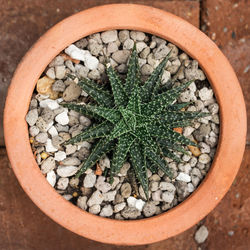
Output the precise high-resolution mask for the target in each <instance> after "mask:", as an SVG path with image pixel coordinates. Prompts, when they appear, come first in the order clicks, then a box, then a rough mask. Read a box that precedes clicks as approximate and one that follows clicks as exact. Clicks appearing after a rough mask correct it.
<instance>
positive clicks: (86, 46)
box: [26, 30, 219, 220]
mask: <svg viewBox="0 0 250 250" xmlns="http://www.w3.org/2000/svg"><path fill="white" fill-rule="evenodd" d="M135 41H136V45H137V51H138V53H139V64H140V67H141V74H142V76H143V79H144V80H145V79H147V77H148V76H149V75H150V74H151V73H152V72H153V70H154V68H155V67H156V66H157V65H158V64H159V62H160V61H161V60H162V59H163V58H164V57H166V55H167V54H168V53H169V51H170V50H172V52H171V57H170V60H169V62H168V63H167V66H166V69H165V71H164V74H163V77H162V85H165V84H168V81H169V80H171V81H173V82H175V84H180V83H184V82H187V81H188V80H191V79H195V82H193V83H192V84H191V85H190V86H189V87H188V89H187V90H185V91H184V92H183V93H182V94H181V96H180V98H179V100H177V101H180V102H192V104H190V105H189V106H188V108H187V109H186V110H187V111H202V112H209V113H210V114H211V115H210V116H207V117H205V118H200V119H198V120H197V121H195V122H193V124H192V126H188V127H185V128H183V130H182V131H180V132H181V133H183V135H184V136H186V137H188V138H189V139H191V140H195V141H196V142H197V143H198V145H199V147H193V146H188V147H186V150H187V151H188V152H189V154H188V155H184V154H182V153H177V154H178V155H179V156H180V158H181V159H182V160H183V162H182V163H176V162H174V161H173V160H171V159H168V158H166V161H167V162H168V164H169V167H170V168H171V169H172V172H173V179H169V177H167V176H165V175H164V173H163V172H162V171H160V170H159V171H158V173H151V172H150V171H149V170H148V177H149V190H150V191H149V200H148V201H146V199H145V198H146V197H145V194H144V192H143V189H142V187H141V185H140V184H139V183H138V181H137V180H136V178H135V175H134V173H133V171H131V170H132V168H130V163H129V162H126V163H125V164H124V165H123V167H122V169H121V171H120V173H119V174H118V176H116V177H115V178H114V182H113V184H112V185H111V184H109V182H108V177H105V174H106V171H105V169H107V168H110V159H109V155H106V156H105V157H103V158H102V159H101V160H100V161H99V162H98V163H97V166H94V167H93V169H88V170H87V171H86V173H85V174H84V175H82V176H81V177H80V178H79V179H78V178H75V177H74V175H75V174H76V172H77V171H78V169H79V165H80V164H81V163H82V161H84V160H85V159H86V158H87V157H88V155H89V153H90V151H91V143H93V142H87V141H85V142H81V143H78V144H75V145H66V146H63V145H62V143H63V142H64V141H66V140H68V139H70V138H71V137H73V136H75V135H77V134H79V133H80V132H81V131H82V130H84V129H85V128H87V127H88V126H90V125H91V120H90V119H89V118H88V117H85V116H82V115H79V113H77V112H75V111H73V110H68V109H66V108H63V107H61V106H60V103H61V102H62V101H64V102H72V101H77V102H84V103H88V102H89V101H90V97H89V96H88V94H87V93H85V92H84V91H82V90H81V88H80V87H79V86H78V85H77V83H78V81H79V79H81V78H86V77H88V78H90V79H93V80H95V81H97V82H99V83H100V84H101V85H102V84H108V81H107V76H106V74H105V66H104V64H105V62H106V58H108V59H109V62H110V63H111V65H112V66H113V67H115V68H116V70H117V71H118V72H119V73H120V76H121V78H124V76H125V74H126V72H127V61H128V58H129V56H130V53H131V49H132V48H133V45H134V42H135ZM69 74H70V75H73V76H76V78H75V79H74V80H72V77H69ZM218 113H219V105H218V104H217V102H216V99H215V97H214V93H213V90H212V88H211V86H210V84H209V82H208V81H207V79H206V76H205V74H204V73H203V71H202V70H201V69H200V68H199V67H198V62H197V61H196V60H192V59H191V58H189V56H188V55H187V54H185V53H183V52H182V51H181V50H180V49H178V48H177V47H176V46H175V45H173V44H171V43H168V42H166V41H165V40H162V39H160V38H158V37H155V36H151V35H149V34H145V33H143V32H137V31H128V30H122V31H116V30H113V31H106V32H102V33H96V34H93V35H90V36H88V37H86V38H83V39H81V40H79V41H77V42H76V43H75V44H73V45H70V46H69V47H67V48H66V49H65V51H64V52H62V53H61V54H60V55H58V56H57V57H56V58H55V59H54V60H53V61H52V62H51V63H50V64H49V65H48V67H47V69H46V70H45V72H44V73H43V75H42V76H41V78H40V79H39V80H38V82H37V86H36V90H35V91H34V94H33V98H32V100H31V103H30V109H29V112H28V114H27V116H26V121H27V123H28V124H29V134H30V142H31V146H32V150H33V152H34V153H35V155H36V160H37V163H38V165H39V167H40V169H41V172H42V173H43V174H44V176H45V177H46V179H47V181H48V182H49V183H50V184H51V185H52V186H53V187H54V188H55V189H56V191H57V192H58V193H60V194H61V195H62V196H63V197H64V198H65V199H67V200H69V201H70V202H72V203H74V204H76V205H77V206H78V207H80V208H82V209H84V210H86V211H89V212H90V213H92V214H96V215H100V216H103V217H110V218H115V219H120V220H122V219H140V218H144V217H151V216H154V215H156V214H160V213H162V212H164V211H167V210H168V209H170V208H172V207H174V206H176V205H178V204H179V203H180V202H182V201H183V200H185V199H186V198H187V197H188V196H189V195H190V194H191V193H192V192H193V191H194V190H195V189H196V188H197V187H198V185H199V184H200V182H201V181H202V180H203V178H204V177H205V176H206V174H207V172H208V170H209V168H210V166H211V163H212V160H213V157H214V155H215V151H216V145H217V142H218V134H219V114H218ZM100 174H101V175H100Z"/></svg>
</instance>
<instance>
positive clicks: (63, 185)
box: [57, 177, 69, 190]
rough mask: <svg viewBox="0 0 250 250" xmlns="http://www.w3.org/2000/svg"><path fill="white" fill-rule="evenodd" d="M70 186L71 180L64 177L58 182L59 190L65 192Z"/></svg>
mask: <svg viewBox="0 0 250 250" xmlns="http://www.w3.org/2000/svg"><path fill="white" fill-rule="evenodd" d="M68 185H69V178H65V177H62V178H60V179H59V180H58V182H57V188H58V189H60V190H65V189H66V188H67V187H68Z"/></svg>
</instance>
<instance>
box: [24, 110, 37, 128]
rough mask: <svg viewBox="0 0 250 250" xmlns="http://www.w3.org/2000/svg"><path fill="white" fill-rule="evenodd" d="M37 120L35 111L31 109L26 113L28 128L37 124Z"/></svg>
mask: <svg viewBox="0 0 250 250" xmlns="http://www.w3.org/2000/svg"><path fill="white" fill-rule="evenodd" d="M37 119H38V111H37V109H32V110H30V111H29V112H28V114H27V115H26V122H27V123H28V124H29V125H30V126H34V125H35V124H36V122H37Z"/></svg>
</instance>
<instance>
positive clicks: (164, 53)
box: [154, 44, 170, 60]
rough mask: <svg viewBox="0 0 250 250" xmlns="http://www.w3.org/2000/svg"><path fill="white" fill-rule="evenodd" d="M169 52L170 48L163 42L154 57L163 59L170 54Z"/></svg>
mask: <svg viewBox="0 0 250 250" xmlns="http://www.w3.org/2000/svg"><path fill="white" fill-rule="evenodd" d="M169 52H170V49H169V48H168V47H167V46H166V45H165V44H161V45H159V47H158V48H157V49H156V50H155V52H154V58H155V59H158V60H159V59H162V58H165V57H166V56H167V55H168V53H169Z"/></svg>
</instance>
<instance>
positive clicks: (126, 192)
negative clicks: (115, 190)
mask: <svg viewBox="0 0 250 250" xmlns="http://www.w3.org/2000/svg"><path fill="white" fill-rule="evenodd" d="M131 192H132V188H131V185H130V184H129V183H128V182H126V183H124V184H122V186H121V195H122V197H123V198H128V197H129V196H130V195H131Z"/></svg>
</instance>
